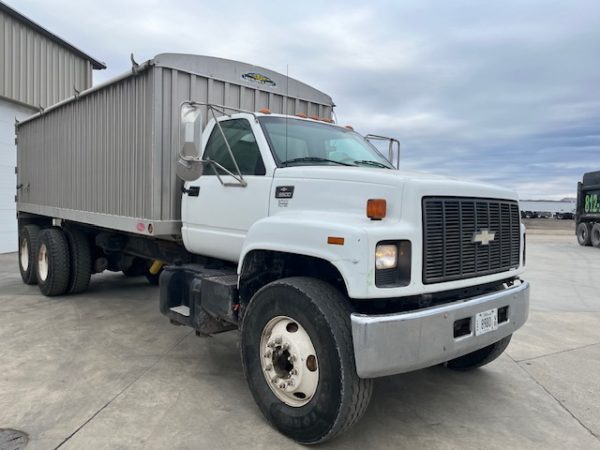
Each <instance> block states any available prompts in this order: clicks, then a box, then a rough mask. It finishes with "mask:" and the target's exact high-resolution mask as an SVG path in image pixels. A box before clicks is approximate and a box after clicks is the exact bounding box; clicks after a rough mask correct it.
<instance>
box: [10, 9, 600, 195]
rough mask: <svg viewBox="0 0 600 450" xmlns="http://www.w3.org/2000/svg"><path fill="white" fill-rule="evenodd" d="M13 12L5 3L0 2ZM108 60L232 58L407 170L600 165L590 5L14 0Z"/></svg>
mask: <svg viewBox="0 0 600 450" xmlns="http://www.w3.org/2000/svg"><path fill="white" fill-rule="evenodd" d="M8 1H9V3H13V2H11V1H10V0H8ZM16 6H17V7H18V9H19V10H21V11H22V12H23V13H25V14H26V15H28V16H29V17H31V18H32V19H33V20H35V21H38V22H39V23H41V24H43V25H44V26H46V27H48V28H49V29H50V30H51V31H54V32H56V33H57V34H59V35H61V36H62V37H64V38H66V39H67V40H69V41H70V42H72V43H74V44H75V45H76V46H78V47H80V48H82V49H84V50H85V51H86V52H89V53H90V54H92V55H94V56H95V57H97V58H98V59H101V60H104V61H106V62H107V63H108V66H109V69H108V70H107V71H104V72H98V73H96V74H95V79H96V81H103V80H106V79H107V78H110V77H112V76H115V75H117V74H119V73H121V72H124V71H126V70H128V69H129V65H130V63H129V53H131V52H133V53H135V55H136V59H137V60H138V61H142V60H144V59H148V58H151V57H153V56H154V55H155V54H158V53H161V52H187V53H198V54H208V55H213V56H220V57H224V58H230V59H238V60H241V61H245V62H251V63H254V64H257V65H262V66H265V67H269V68H271V69H274V70H277V71H279V72H282V73H285V71H286V68H289V73H290V75H291V76H293V77H295V78H298V79H301V80H303V81H305V82H307V83H309V84H312V85H314V86H315V87H317V88H319V89H321V90H323V91H325V92H327V93H329V94H331V95H332V97H333V98H334V100H335V102H336V104H337V105H338V107H337V115H338V117H339V119H340V121H341V122H342V123H344V124H345V123H351V124H352V125H354V126H355V128H356V129H358V130H360V131H361V132H364V133H367V132H372V133H376V134H384V135H391V136H395V137H398V138H399V139H400V140H401V142H402V155H403V159H402V165H403V166H404V167H407V168H413V169H420V170H426V171H432V172H437V173H442V174H449V175H453V176H458V177H460V178H473V179H478V180H482V181H489V182H493V183H499V184H502V185H504V186H508V187H512V188H515V189H517V190H518V191H519V193H520V195H521V197H522V198H558V197H563V196H566V195H569V196H572V195H574V193H575V186H576V182H577V181H578V180H579V179H581V175H582V173H583V172H584V171H588V170H593V169H599V170H600V89H599V86H598V80H600V62H599V61H598V57H597V56H598V55H599V54H600V3H599V2H597V1H595V0H594V1H592V0H574V1H571V2H547V1H542V0H528V1H522V0H503V1H501V2H500V1H491V2H476V1H467V0H455V1H452V2H445V1H441V0H439V1H433V0H423V1H419V2H397V1H392V0H373V1H371V2H367V3H365V2H355V1H345V2H342V1H330V2H317V1H313V0H308V1H304V2H286V3H281V2H274V1H268V0H267V1H263V2H260V3H256V2H247V1H239V0H230V1H228V2H220V3H215V2H197V1H192V0H180V1H177V2H162V1H158V0H151V1H142V0H133V1H128V2H122V1H116V0H106V1H104V2H92V1H90V0H80V1H75V0H54V1H53V2H43V1H41V0H22V1H21V2H20V4H19V5H16Z"/></svg>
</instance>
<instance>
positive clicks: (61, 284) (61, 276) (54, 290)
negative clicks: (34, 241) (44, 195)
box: [36, 227, 70, 297]
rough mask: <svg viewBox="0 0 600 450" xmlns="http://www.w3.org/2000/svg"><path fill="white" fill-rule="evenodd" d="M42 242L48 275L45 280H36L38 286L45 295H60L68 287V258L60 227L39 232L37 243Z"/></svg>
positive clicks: (65, 240) (67, 245)
mask: <svg viewBox="0 0 600 450" xmlns="http://www.w3.org/2000/svg"><path fill="white" fill-rule="evenodd" d="M42 243H45V244H46V248H47V251H48V276H47V277H46V281H45V282H42V281H40V280H38V286H39V288H40V291H42V294H44V295H45V296H47V297H52V296H55V295H62V294H64V293H65V292H66V291H67V289H68V287H69V275H70V259H69V244H68V242H67V238H66V237H65V234H64V233H63V231H62V230H61V229H60V228H57V227H52V228H46V229H44V230H43V231H42V232H41V233H40V238H39V244H40V245H41V244H42ZM38 251H39V246H38ZM36 275H37V258H36Z"/></svg>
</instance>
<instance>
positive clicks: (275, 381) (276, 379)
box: [271, 377, 279, 384]
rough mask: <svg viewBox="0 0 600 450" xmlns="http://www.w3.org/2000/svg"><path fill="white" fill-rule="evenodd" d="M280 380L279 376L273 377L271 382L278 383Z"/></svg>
mask: <svg viewBox="0 0 600 450" xmlns="http://www.w3.org/2000/svg"><path fill="white" fill-rule="evenodd" d="M278 381H279V378H277V377H273V378H271V383H273V384H277V382H278Z"/></svg>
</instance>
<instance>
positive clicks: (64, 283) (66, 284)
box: [19, 225, 92, 297]
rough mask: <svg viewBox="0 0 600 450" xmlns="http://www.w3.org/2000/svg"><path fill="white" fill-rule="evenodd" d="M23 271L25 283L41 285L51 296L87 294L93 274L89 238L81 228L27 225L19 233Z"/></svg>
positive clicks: (47, 294) (44, 292) (43, 291)
mask: <svg viewBox="0 0 600 450" xmlns="http://www.w3.org/2000/svg"><path fill="white" fill-rule="evenodd" d="M19 269H20V272H21V278H22V279H23V282H25V283H27V284H36V283H37V285H38V287H39V288H40V291H41V292H42V294H44V295H46V296H48V297H52V296H55V295H62V294H65V293H71V294H76V293H80V292H83V291H85V290H86V289H87V288H88V285H89V282H90V277H91V273H92V256H91V248H90V244H89V242H88V239H87V236H86V235H85V234H84V233H82V232H81V231H79V230H77V229H67V230H63V229H61V228H58V227H49V228H45V229H40V227H38V226H37V225H25V226H23V227H22V228H21V230H20V232H19Z"/></svg>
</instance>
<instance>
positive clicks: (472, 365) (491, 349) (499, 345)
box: [444, 334, 512, 371]
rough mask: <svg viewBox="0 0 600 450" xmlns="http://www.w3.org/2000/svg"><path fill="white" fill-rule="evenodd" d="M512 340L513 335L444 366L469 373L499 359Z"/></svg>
mask: <svg viewBox="0 0 600 450" xmlns="http://www.w3.org/2000/svg"><path fill="white" fill-rule="evenodd" d="M511 338H512V334H511V335H509V336H506V337H505V338H504V339H500V340H499V341H498V342H494V343H493V344H492V345H488V346H487V347H483V348H480V349H479V350H475V351H474V352H472V353H467V354H466V355H464V356H460V357H458V358H456V359H452V360H450V361H448V362H446V363H445V364H444V365H445V366H446V367H448V368H449V369H453V370H460V371H467V370H472V369H477V368H478V367H481V366H485V365H486V364H489V363H491V362H492V361H493V360H495V359H496V358H498V357H499V356H500V355H501V354H502V353H503V352H504V350H506V347H508V344H509V343H510V339H511Z"/></svg>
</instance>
